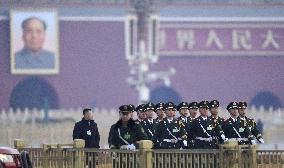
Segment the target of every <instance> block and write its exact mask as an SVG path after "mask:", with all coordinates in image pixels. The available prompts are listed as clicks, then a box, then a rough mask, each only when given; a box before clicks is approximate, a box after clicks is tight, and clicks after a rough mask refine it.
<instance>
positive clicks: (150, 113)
mask: <svg viewBox="0 0 284 168" xmlns="http://www.w3.org/2000/svg"><path fill="white" fill-rule="evenodd" d="M146 115H147V118H150V119H152V118H153V116H154V110H148V111H147V112H146Z"/></svg>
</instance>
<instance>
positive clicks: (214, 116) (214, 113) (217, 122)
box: [209, 100, 227, 145]
mask: <svg viewBox="0 0 284 168" xmlns="http://www.w3.org/2000/svg"><path fill="white" fill-rule="evenodd" d="M219 106H220V103H219V101H218V100H212V101H211V102H210V103H209V111H210V113H211V116H210V119H211V120H212V121H213V127H220V128H222V126H223V125H224V122H225V119H224V118H222V117H220V116H219V115H218V113H219ZM220 132H221V136H222V137H223V138H220V137H219V135H218V134H219V133H218V132H214V133H213V143H214V144H215V145H218V144H220V143H224V140H227V139H226V138H225V135H224V132H223V130H220ZM223 139H224V140H223Z"/></svg>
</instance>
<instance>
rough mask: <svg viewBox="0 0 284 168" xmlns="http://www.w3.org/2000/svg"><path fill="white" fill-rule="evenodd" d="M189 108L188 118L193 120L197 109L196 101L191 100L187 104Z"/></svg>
mask: <svg viewBox="0 0 284 168" xmlns="http://www.w3.org/2000/svg"><path fill="white" fill-rule="evenodd" d="M188 108H189V120H190V121H193V120H194V119H196V118H197V111H198V103H197V102H191V103H189V105H188Z"/></svg>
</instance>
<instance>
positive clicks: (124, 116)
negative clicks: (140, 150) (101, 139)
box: [108, 105, 147, 150]
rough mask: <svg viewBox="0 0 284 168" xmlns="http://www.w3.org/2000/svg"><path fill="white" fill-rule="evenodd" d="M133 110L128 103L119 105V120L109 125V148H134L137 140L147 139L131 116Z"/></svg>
mask: <svg viewBox="0 0 284 168" xmlns="http://www.w3.org/2000/svg"><path fill="white" fill-rule="evenodd" d="M133 111H134V109H133V108H132V107H131V106H129V105H122V106H120V107H119V120H118V121H117V122H116V123H115V124H114V125H112V126H111V128H110V131H109V136H108V143H109V146H110V148H111V149H128V150H135V149H136V148H137V147H138V145H137V143H136V142H137V141H140V140H147V135H146V134H145V133H144V130H143V128H142V127H141V126H140V125H139V124H136V123H135V122H134V120H133V119H132V118H131V116H132V112H133Z"/></svg>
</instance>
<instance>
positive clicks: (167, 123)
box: [156, 102, 187, 149]
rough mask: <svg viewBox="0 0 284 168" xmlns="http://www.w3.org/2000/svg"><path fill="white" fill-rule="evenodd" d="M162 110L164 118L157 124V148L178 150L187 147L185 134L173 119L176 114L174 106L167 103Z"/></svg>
mask: <svg viewBox="0 0 284 168" xmlns="http://www.w3.org/2000/svg"><path fill="white" fill-rule="evenodd" d="M164 109H165V112H166V118H165V119H164V120H163V121H161V122H160V123H159V124H158V128H157V131H156V134H157V141H158V142H159V148H162V149H180V148H181V147H182V145H184V146H187V136H186V132H185V130H184V129H182V128H181V127H180V125H179V123H178V121H177V120H176V119H175V118H174V116H175V112H176V106H175V104H174V103H172V102H168V103H166V104H165V106H164ZM180 142H182V143H183V144H181V143H180Z"/></svg>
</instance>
